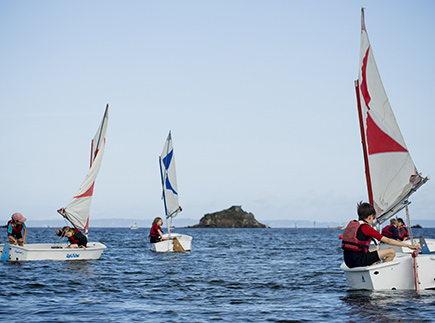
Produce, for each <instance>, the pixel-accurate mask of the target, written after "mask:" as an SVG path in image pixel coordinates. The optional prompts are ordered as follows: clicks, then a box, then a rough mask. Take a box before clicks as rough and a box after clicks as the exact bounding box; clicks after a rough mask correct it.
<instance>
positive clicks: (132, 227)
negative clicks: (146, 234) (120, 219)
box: [130, 222, 138, 230]
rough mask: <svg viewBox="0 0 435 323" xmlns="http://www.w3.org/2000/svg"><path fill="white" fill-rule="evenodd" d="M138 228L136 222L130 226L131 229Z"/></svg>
mask: <svg viewBox="0 0 435 323" xmlns="http://www.w3.org/2000/svg"><path fill="white" fill-rule="evenodd" d="M137 229H138V227H137V224H136V222H135V223H134V224H132V225H131V226H130V230H137Z"/></svg>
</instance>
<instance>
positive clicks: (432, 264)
mask: <svg viewBox="0 0 435 323" xmlns="http://www.w3.org/2000/svg"><path fill="white" fill-rule="evenodd" d="M417 264H418V278H419V282H420V283H419V289H435V254H429V255H423V254H420V255H418V256H417ZM340 269H341V270H343V271H344V273H345V275H346V280H347V282H348V283H349V285H350V287H351V288H352V289H366V290H396V289H401V290H403V289H409V290H415V276H414V264H413V259H412V256H411V254H397V255H396V257H395V258H394V260H393V261H390V262H385V263H381V264H378V265H372V266H367V267H356V268H349V267H347V266H346V264H345V263H343V264H342V265H341V267H340Z"/></svg>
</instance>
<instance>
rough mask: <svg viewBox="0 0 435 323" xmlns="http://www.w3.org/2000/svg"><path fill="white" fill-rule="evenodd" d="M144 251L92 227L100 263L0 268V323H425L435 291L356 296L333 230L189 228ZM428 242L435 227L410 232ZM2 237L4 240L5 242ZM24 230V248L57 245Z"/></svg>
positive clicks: (132, 233) (49, 234)
mask: <svg viewBox="0 0 435 323" xmlns="http://www.w3.org/2000/svg"><path fill="white" fill-rule="evenodd" d="M175 231H176V232H178V233H183V234H188V235H191V236H193V240H192V251H191V252H187V253H153V252H151V251H150V245H149V243H148V237H147V236H148V233H149V228H147V229H145V228H139V229H138V230H130V229H128V228H93V229H91V232H90V241H99V242H101V243H104V244H105V245H106V246H107V249H106V250H105V251H104V253H103V254H102V256H101V258H100V259H99V260H93V261H32V262H30V261H29V262H0V267H1V270H0V278H1V282H2V283H1V287H0V288H1V293H0V300H1V304H2V306H1V307H0V320H1V321H2V322H67V321H78V322H166V323H167V322H214V321H217V322H372V321H376V322H403V321H407V322H433V321H434V320H435V291H421V292H420V293H418V294H417V293H415V292H414V291H377V292H371V291H356V290H351V289H350V288H349V286H348V285H347V282H346V279H345V276H344V273H343V272H342V271H341V270H340V269H339V267H340V265H341V263H342V252H341V249H340V241H339V239H338V236H339V235H340V234H341V233H342V231H341V230H327V229H320V228H319V229H304V228H300V229H299V228H298V229H296V228H291V229H290V228H286V229H278V228H276V229H274V228H272V229H188V228H180V229H177V230H175ZM420 234H423V235H424V236H426V237H432V238H435V229H420V230H414V235H420ZM5 236H6V235H5ZM56 239H57V236H56V235H55V233H54V230H53V229H48V228H29V229H28V239H27V240H28V242H29V243H38V242H47V241H53V242H54V241H56Z"/></svg>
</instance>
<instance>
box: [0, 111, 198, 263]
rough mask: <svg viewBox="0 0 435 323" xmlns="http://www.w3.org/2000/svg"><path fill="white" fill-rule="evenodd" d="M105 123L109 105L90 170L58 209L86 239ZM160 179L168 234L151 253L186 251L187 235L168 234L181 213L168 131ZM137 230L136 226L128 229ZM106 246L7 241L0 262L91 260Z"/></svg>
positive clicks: (1, 248)
mask: <svg viewBox="0 0 435 323" xmlns="http://www.w3.org/2000/svg"><path fill="white" fill-rule="evenodd" d="M108 121H109V105H108V104H107V106H106V109H105V111H104V116H103V120H102V121H101V124H100V126H99V127H98V130H97V133H96V134H95V136H94V138H93V139H92V141H91V162H90V168H89V171H88V173H87V174H86V177H85V179H84V181H83V182H82V184H81V185H80V187H79V189H78V191H77V192H76V194H75V195H74V196H73V198H72V200H71V201H70V202H69V203H68V204H67V206H65V207H63V208H61V209H59V210H58V213H59V214H60V215H62V217H64V218H65V220H66V221H68V222H69V223H71V225H72V226H73V227H74V228H76V229H78V230H80V231H81V232H83V233H84V234H85V235H86V236H88V229H89V214H90V208H91V201H92V196H93V193H94V186H95V180H96V178H97V175H98V172H99V170H100V166H101V162H102V159H103V155H104V148H105V145H106V131H107V124H108ZM159 160H160V171H161V177H162V188H163V194H162V198H163V202H164V206H165V212H166V219H167V222H168V233H167V234H165V235H164V236H163V238H164V240H163V241H161V242H158V243H154V244H152V250H153V251H156V252H172V251H190V250H191V240H192V237H190V236H188V235H183V234H178V233H172V232H171V228H172V226H173V224H172V219H173V218H174V217H175V216H176V215H177V214H178V213H179V212H181V207H180V206H179V202H178V188H177V180H176V173H175V159H174V149H173V144H172V136H171V132H169V135H168V138H167V139H166V141H165V145H164V148H163V152H162V154H161V156H160V157H159ZM130 229H132V230H135V229H137V225H136V223H135V224H134V225H132V226H131V228H130ZM104 249H106V246H105V245H104V244H102V243H100V242H88V243H87V246H86V248H74V249H72V248H68V245H67V244H66V243H62V242H60V243H38V244H24V245H18V244H10V243H9V241H7V242H6V243H4V244H0V252H1V257H0V258H1V260H2V261H29V260H93V259H99V258H100V257H101V254H102V253H103V251H104Z"/></svg>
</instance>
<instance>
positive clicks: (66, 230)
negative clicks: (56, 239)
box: [62, 226, 72, 236]
mask: <svg viewBox="0 0 435 323" xmlns="http://www.w3.org/2000/svg"><path fill="white" fill-rule="evenodd" d="M71 230H72V229H71V228H70V227H69V226H64V227H63V228H62V236H65V234H66V233H67V232H69V231H71Z"/></svg>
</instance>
